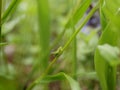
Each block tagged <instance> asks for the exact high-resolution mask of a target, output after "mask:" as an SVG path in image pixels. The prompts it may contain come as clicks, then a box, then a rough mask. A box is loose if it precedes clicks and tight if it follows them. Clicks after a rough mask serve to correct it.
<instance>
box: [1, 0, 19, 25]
mask: <svg viewBox="0 0 120 90" xmlns="http://www.w3.org/2000/svg"><path fill="white" fill-rule="evenodd" d="M18 1H20V0H12V2H11V3H10V5H9V7H8V8H7V10H6V11H5V12H4V13H3V15H2V23H1V24H3V23H4V22H5V21H6V19H7V18H8V16H9V15H10V13H11V12H12V10H13V9H14V8H15V6H16V4H17V3H18Z"/></svg>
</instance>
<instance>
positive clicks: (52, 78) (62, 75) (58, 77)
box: [39, 72, 81, 90]
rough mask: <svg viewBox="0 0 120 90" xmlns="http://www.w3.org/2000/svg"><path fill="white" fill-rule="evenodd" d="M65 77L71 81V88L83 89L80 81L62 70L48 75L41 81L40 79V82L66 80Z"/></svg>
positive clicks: (74, 89) (75, 89) (72, 89)
mask: <svg viewBox="0 0 120 90" xmlns="http://www.w3.org/2000/svg"><path fill="white" fill-rule="evenodd" d="M64 79H66V80H67V81H68V82H69V84H70V87H71V90H81V89H80V86H79V83H78V82H77V81H75V80H74V79H72V78H71V77H70V76H69V75H67V74H65V73H63V72H60V73H58V74H56V75H52V76H46V77H44V78H43V79H42V80H41V81H39V83H48V82H52V81H57V80H64Z"/></svg>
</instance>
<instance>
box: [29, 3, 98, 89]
mask: <svg viewBox="0 0 120 90" xmlns="http://www.w3.org/2000/svg"><path fill="white" fill-rule="evenodd" d="M98 7H99V3H98V4H97V5H96V6H95V7H94V8H93V9H92V10H91V11H90V13H89V14H88V15H87V17H86V18H85V19H84V21H83V23H82V24H81V25H80V27H79V28H78V29H77V30H76V31H75V32H74V33H73V34H72V36H71V37H70V39H69V40H68V41H67V43H66V44H65V45H64V46H63V48H62V49H61V50H60V51H59V53H58V55H57V56H56V57H55V58H54V59H53V60H52V62H51V63H50V64H49V65H48V67H47V69H46V70H45V72H44V73H43V74H42V75H41V76H40V77H38V78H37V79H36V80H35V81H34V82H33V83H32V84H31V85H30V86H29V87H28V88H27V90H32V88H33V87H34V86H35V85H37V84H38V83H39V81H40V80H41V79H42V78H43V77H45V76H46V75H47V74H48V72H49V70H50V69H51V67H52V66H53V64H54V63H55V62H56V60H57V59H58V58H59V57H60V55H61V54H62V53H63V51H64V50H65V49H66V48H67V47H68V46H69V45H70V43H71V42H72V41H73V40H74V38H75V37H76V35H77V34H78V33H79V31H80V30H81V29H82V28H83V27H84V25H85V24H86V23H87V22H88V20H89V19H90V18H91V17H92V15H93V14H94V12H95V11H96V10H97V9H98Z"/></svg>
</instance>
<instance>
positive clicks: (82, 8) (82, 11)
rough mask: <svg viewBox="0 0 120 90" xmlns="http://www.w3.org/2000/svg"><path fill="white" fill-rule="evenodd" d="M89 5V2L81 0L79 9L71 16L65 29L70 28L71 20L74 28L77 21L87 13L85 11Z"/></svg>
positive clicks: (89, 0)
mask: <svg viewBox="0 0 120 90" xmlns="http://www.w3.org/2000/svg"><path fill="white" fill-rule="evenodd" d="M90 4H91V0H83V1H82V3H81V5H80V6H79V7H77V9H76V10H75V12H74V13H73V14H72V16H71V17H70V19H69V20H68V22H67V24H66V26H65V28H70V26H71V20H73V21H72V22H73V26H75V25H76V24H77V23H78V21H79V20H80V19H81V18H82V17H83V15H84V14H85V12H86V11H87V9H88V7H89V6H90Z"/></svg>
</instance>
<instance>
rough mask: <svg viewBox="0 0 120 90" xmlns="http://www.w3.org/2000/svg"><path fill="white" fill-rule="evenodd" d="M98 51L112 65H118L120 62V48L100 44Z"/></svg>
mask: <svg viewBox="0 0 120 90" xmlns="http://www.w3.org/2000/svg"><path fill="white" fill-rule="evenodd" d="M98 51H99V53H100V55H101V56H102V57H103V58H104V59H105V60H106V61H107V62H108V63H109V64H110V65H111V66H117V65H118V64H120V59H119V54H120V52H119V48H118V47H113V46H111V45H109V44H104V45H99V46H98Z"/></svg>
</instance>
